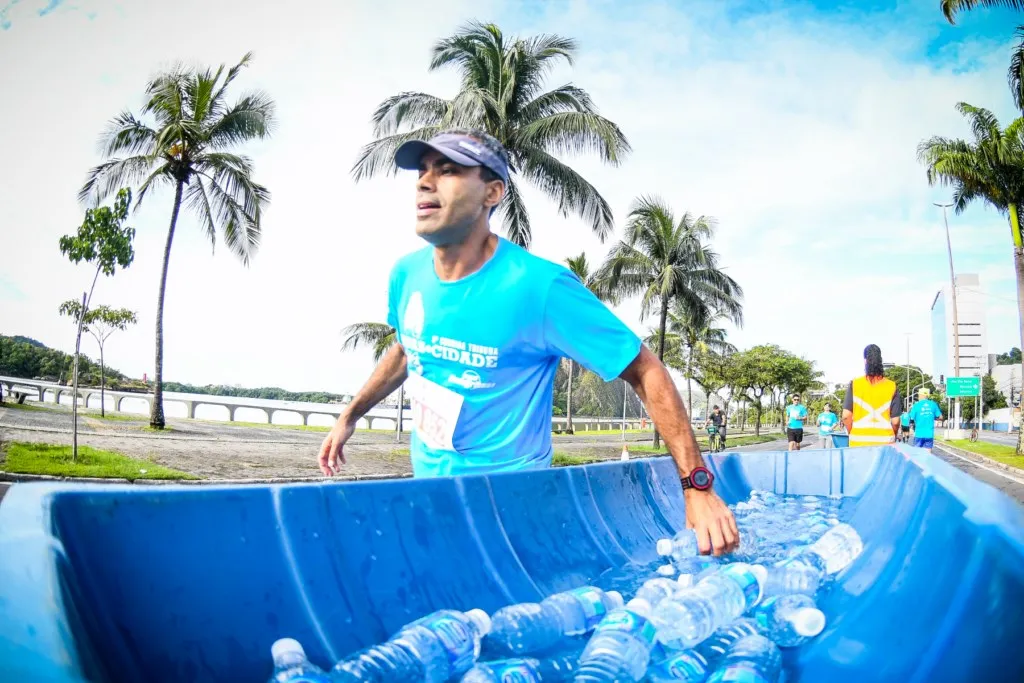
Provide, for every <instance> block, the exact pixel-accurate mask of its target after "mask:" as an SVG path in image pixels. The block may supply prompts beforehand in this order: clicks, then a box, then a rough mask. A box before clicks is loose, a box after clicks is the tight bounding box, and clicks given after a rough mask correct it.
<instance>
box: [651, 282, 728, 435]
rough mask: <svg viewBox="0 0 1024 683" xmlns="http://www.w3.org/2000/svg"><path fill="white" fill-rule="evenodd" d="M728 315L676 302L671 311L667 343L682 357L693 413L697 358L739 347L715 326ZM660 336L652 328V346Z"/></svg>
mask: <svg viewBox="0 0 1024 683" xmlns="http://www.w3.org/2000/svg"><path fill="white" fill-rule="evenodd" d="M723 320H726V316H725V315H723V314H722V313H721V312H719V311H715V310H713V309H711V308H710V307H709V306H706V305H699V306H697V307H695V308H685V307H683V306H682V305H681V304H680V302H678V301H677V302H676V304H675V308H674V310H672V311H670V312H669V314H668V326H667V329H666V331H665V343H666V345H667V348H668V349H674V350H675V351H676V354H677V356H678V358H677V360H678V362H677V363H676V364H675V365H677V366H678V367H677V368H676V369H678V370H680V371H681V372H682V373H683V377H685V378H686V409H687V411H689V412H690V414H691V415H692V414H693V384H692V380H693V376H694V373H693V370H694V365H693V362H694V358H695V357H696V355H697V354H700V353H708V352H712V353H717V354H727V353H734V352H735V351H736V347H735V346H733V345H732V344H730V343H729V342H727V341H726V332H725V330H724V329H722V328H720V327H715V325H716V323H718V322H719V321H723ZM659 339H660V337H659V334H658V331H657V330H651V334H650V335H648V337H647V339H645V340H644V341H645V342H646V343H647V344H648V345H654V344H657V343H658V341H659Z"/></svg>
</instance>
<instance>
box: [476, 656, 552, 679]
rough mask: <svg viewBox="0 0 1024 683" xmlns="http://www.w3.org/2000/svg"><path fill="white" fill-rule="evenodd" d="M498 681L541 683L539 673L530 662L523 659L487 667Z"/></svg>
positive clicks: (492, 664) (495, 663)
mask: <svg viewBox="0 0 1024 683" xmlns="http://www.w3.org/2000/svg"><path fill="white" fill-rule="evenodd" d="M487 668H489V669H490V670H491V673H492V674H493V675H494V679H493V680H496V681H501V683H540V678H538V677H537V671H536V669H534V667H533V666H531V665H530V663H529V662H527V661H526V660H523V659H509V660H507V661H504V662H501V663H498V662H494V663H491V664H488V665H487Z"/></svg>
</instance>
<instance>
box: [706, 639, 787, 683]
mask: <svg viewBox="0 0 1024 683" xmlns="http://www.w3.org/2000/svg"><path fill="white" fill-rule="evenodd" d="M781 674H782V653H781V652H779V648H778V647H776V645H775V643H773V642H772V641H770V640H768V639H767V638H765V637H764V636H747V637H746V638H743V639H741V640H740V641H739V642H737V643H736V644H735V645H734V646H733V648H732V649H731V650H729V653H728V654H727V655H726V656H725V660H724V661H723V662H722V666H721V667H720V668H719V669H717V670H716V671H715V672H714V673H713V674H711V677H710V678H708V683H726V682H727V681H743V683H776V682H777V681H778V680H779V676H780V675H781Z"/></svg>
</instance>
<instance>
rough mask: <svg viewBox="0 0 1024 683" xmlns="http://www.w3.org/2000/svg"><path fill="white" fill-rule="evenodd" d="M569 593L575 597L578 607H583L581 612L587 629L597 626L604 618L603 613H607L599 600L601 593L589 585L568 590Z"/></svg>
mask: <svg viewBox="0 0 1024 683" xmlns="http://www.w3.org/2000/svg"><path fill="white" fill-rule="evenodd" d="M569 594H570V595H572V596H573V597H574V598H576V601H577V602H578V603H579V605H580V607H582V608H583V614H584V615H586V618H587V622H586V623H587V630H588V631H589V630H590V629H592V628H594V627H595V626H597V625H598V623H600V621H601V619H603V618H604V615H605V614H607V613H608V610H607V608H605V606H604V602H603V601H602V600H601V593H600V591H599V590H598V589H596V588H592V587H589V586H588V587H585V588H577V589H576V590H571V591H569Z"/></svg>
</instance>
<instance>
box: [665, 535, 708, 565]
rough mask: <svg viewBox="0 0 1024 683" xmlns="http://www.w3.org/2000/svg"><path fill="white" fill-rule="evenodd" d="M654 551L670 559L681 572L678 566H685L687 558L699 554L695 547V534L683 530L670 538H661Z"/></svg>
mask: <svg viewBox="0 0 1024 683" xmlns="http://www.w3.org/2000/svg"><path fill="white" fill-rule="evenodd" d="M655 550H657V551H658V554H659V555H661V556H662V557H671V558H672V560H673V562H675V564H676V567H679V568H680V570H682V567H680V565H683V564H685V560H686V559H687V558H690V557H697V555H699V554H700V548H699V547H698V546H697V534H695V533H694V532H693V529H683V530H682V531H680V532H678V533H677V534H676V535H675V536H673V537H672V538H662V539H661V540H659V541H658V544H657V545H656V546H655Z"/></svg>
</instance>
